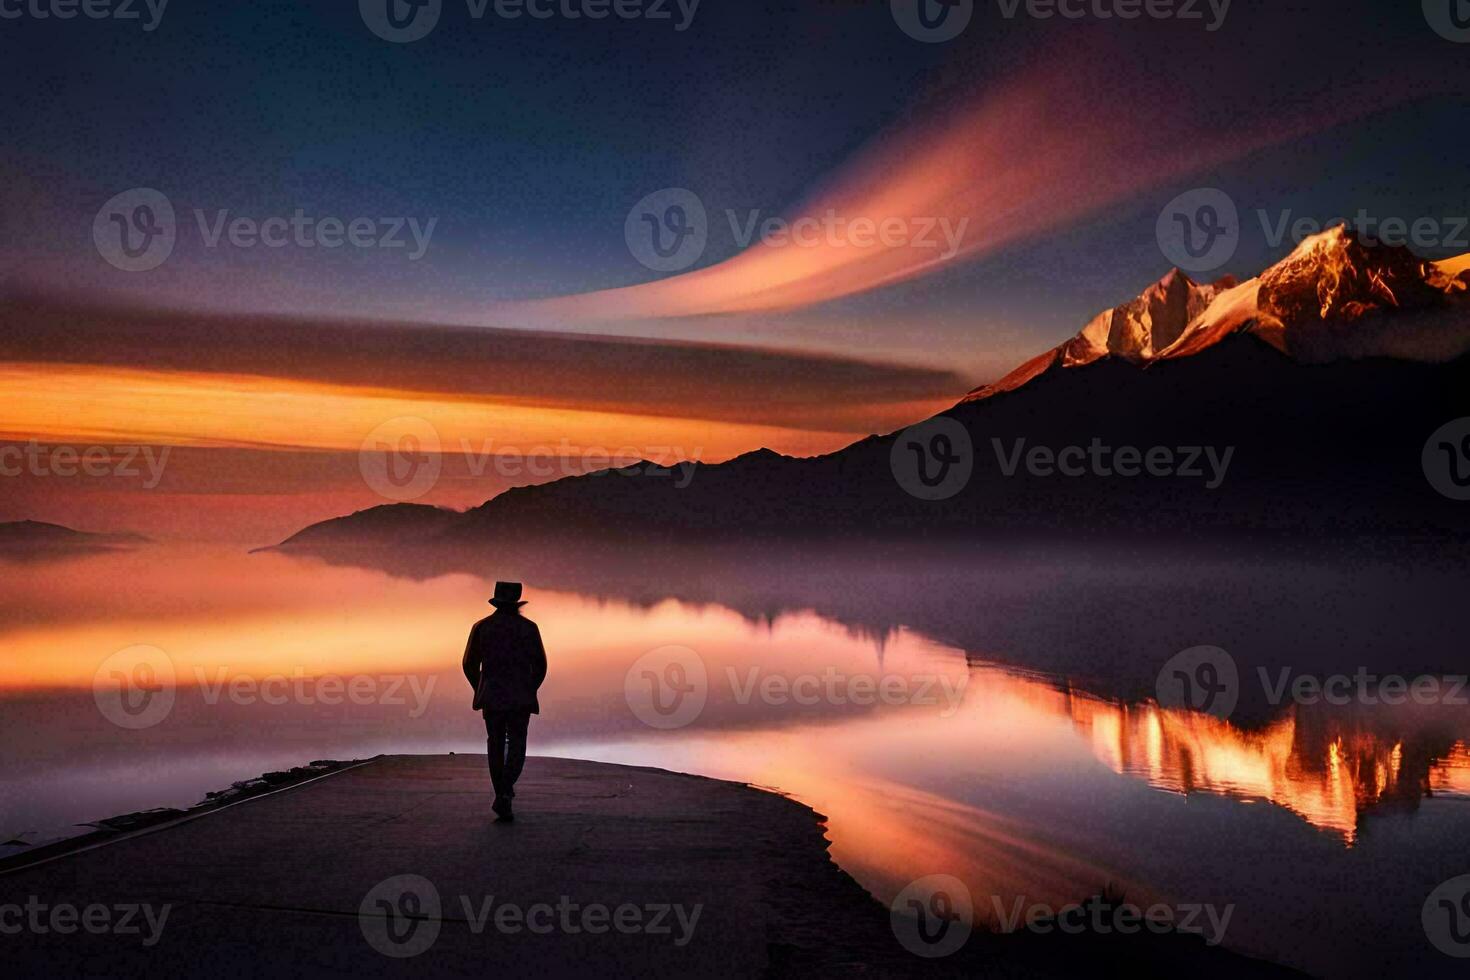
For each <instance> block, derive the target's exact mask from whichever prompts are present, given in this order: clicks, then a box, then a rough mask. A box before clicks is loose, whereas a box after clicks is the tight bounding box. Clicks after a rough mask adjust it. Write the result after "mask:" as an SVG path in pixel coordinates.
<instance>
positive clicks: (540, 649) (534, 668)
mask: <svg viewBox="0 0 1470 980" xmlns="http://www.w3.org/2000/svg"><path fill="white" fill-rule="evenodd" d="M531 672H532V673H533V674H534V675H535V677H536V687H537V688H540V687H541V682H542V681H544V680H546V647H545V646H544V645H542V643H541V628H540V627H539V626H538V627H536V649H535V651H534V652H533V654H532V658H531Z"/></svg>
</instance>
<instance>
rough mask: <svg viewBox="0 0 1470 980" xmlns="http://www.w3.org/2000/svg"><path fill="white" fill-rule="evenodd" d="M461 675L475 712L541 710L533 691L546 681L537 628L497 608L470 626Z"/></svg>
mask: <svg viewBox="0 0 1470 980" xmlns="http://www.w3.org/2000/svg"><path fill="white" fill-rule="evenodd" d="M464 675H465V677H466V678H468V679H469V682H470V686H471V687H473V688H474V689H475V710H476V711H529V712H531V713H532V714H540V713H541V702H539V701H538V700H536V690H537V689H538V688H539V687H540V686H541V682H542V681H544V680H546V648H545V647H543V646H542V645H541V631H540V630H539V629H537V628H536V624H535V623H533V622H531V621H530V620H529V619H527V618H526V617H524V616H522V615H521V614H520V613H518V612H514V611H509V610H499V611H496V612H495V613H493V614H491V615H489V616H486V617H485V618H484V619H482V620H480V621H479V622H478V623H476V624H475V625H474V626H473V627H471V629H470V638H469V642H468V643H466V644H465V648H464Z"/></svg>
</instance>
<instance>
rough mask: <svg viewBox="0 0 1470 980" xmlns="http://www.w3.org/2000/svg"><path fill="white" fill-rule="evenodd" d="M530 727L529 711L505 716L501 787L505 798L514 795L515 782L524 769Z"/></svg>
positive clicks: (514, 712)
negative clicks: (503, 762)
mask: <svg viewBox="0 0 1470 980" xmlns="http://www.w3.org/2000/svg"><path fill="white" fill-rule="evenodd" d="M530 725H531V713H530V712H529V711H513V712H507V713H506V715H505V772H504V773H503V774H502V776H501V785H502V786H504V787H505V795H506V796H512V797H513V796H515V795H516V789H515V786H516V780H517V779H520V778H521V770H522V769H524V768H525V767H526V729H527V728H529V727H530Z"/></svg>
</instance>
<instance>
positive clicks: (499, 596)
mask: <svg viewBox="0 0 1470 980" xmlns="http://www.w3.org/2000/svg"><path fill="white" fill-rule="evenodd" d="M490 605H492V606H494V607H495V608H496V609H519V608H520V607H521V606H524V605H525V603H524V602H522V601H521V583H519V582H496V583H495V598H493V599H491V600H490Z"/></svg>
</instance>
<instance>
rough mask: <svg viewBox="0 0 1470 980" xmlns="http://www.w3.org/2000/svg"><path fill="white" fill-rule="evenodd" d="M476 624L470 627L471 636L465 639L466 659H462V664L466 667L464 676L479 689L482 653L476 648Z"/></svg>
mask: <svg viewBox="0 0 1470 980" xmlns="http://www.w3.org/2000/svg"><path fill="white" fill-rule="evenodd" d="M476 626H478V624H476ZM476 626H471V627H470V638H469V639H468V640H466V641H465V644H464V659H463V660H462V661H460V666H461V667H463V668H464V676H465V679H466V680H468V681H469V682H470V687H472V688H474V689H475V690H476V691H478V690H479V689H480V653H479V651H478V650H476V649H475V629H476Z"/></svg>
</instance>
